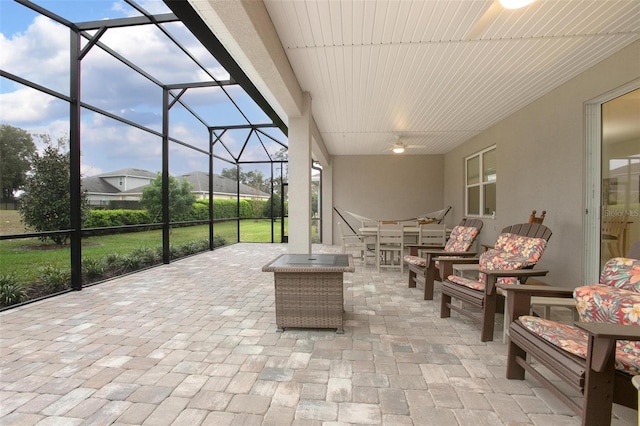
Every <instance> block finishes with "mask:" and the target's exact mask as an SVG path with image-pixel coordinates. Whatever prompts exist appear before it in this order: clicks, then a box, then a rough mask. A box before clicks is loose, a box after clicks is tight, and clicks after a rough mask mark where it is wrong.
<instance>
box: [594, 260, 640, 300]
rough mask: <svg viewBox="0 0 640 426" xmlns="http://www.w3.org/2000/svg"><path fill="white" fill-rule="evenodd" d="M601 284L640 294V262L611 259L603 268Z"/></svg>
mask: <svg viewBox="0 0 640 426" xmlns="http://www.w3.org/2000/svg"><path fill="white" fill-rule="evenodd" d="M600 284H602V285H607V286H610V287H616V288H621V289H624V290H630V291H635V292H636V293H640V260H637V259H627V258H624V257H615V258H613V259H609V260H608V261H607V263H606V264H605V265H604V268H602V273H601V274H600Z"/></svg>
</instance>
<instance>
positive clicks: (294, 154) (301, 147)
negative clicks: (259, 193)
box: [288, 93, 311, 254]
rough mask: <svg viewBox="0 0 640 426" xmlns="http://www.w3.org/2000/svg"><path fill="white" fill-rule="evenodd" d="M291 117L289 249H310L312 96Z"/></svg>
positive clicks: (299, 250) (303, 252) (291, 251)
mask: <svg viewBox="0 0 640 426" xmlns="http://www.w3.org/2000/svg"><path fill="white" fill-rule="evenodd" d="M303 98H304V99H303V110H302V114H301V116H300V117H291V118H289V149H288V153H289V170H288V175H289V176H288V182H289V199H288V204H289V230H288V235H289V253H300V254H309V253H311V96H310V95H309V93H304V94H303Z"/></svg>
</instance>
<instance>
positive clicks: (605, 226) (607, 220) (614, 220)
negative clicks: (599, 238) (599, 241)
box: [601, 214, 628, 238]
mask: <svg viewBox="0 0 640 426" xmlns="http://www.w3.org/2000/svg"><path fill="white" fill-rule="evenodd" d="M627 220H628V216H627V214H622V215H613V216H604V217H603V219H602V230H601V232H602V234H603V235H607V236H609V237H615V238H622V233H623V232H624V228H625V227H626V226H627Z"/></svg>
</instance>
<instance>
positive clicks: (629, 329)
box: [574, 322, 640, 341]
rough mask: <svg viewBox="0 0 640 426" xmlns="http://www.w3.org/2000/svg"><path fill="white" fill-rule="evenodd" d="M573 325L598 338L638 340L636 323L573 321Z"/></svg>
mask: <svg viewBox="0 0 640 426" xmlns="http://www.w3.org/2000/svg"><path fill="white" fill-rule="evenodd" d="M574 325H575V326H576V327H578V328H581V329H583V330H584V331H586V332H587V333H589V334H591V335H593V336H596V337H600V338H608V339H615V340H631V341H638V340H640V327H638V326H636V325H627V324H611V323H598V322H575V323H574Z"/></svg>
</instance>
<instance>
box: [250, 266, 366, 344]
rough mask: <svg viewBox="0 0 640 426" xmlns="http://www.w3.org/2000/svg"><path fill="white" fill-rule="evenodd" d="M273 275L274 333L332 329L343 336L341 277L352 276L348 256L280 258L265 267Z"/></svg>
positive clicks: (352, 267)
mask: <svg viewBox="0 0 640 426" xmlns="http://www.w3.org/2000/svg"><path fill="white" fill-rule="evenodd" d="M262 270H263V271H264V272H273V273H274V286H275V296H276V324H277V326H278V331H282V330H284V329H285V328H287V327H294V328H335V329H336V330H337V332H338V333H342V332H343V321H342V316H343V302H344V297H343V291H342V289H343V287H342V286H343V273H344V272H353V271H354V270H355V268H354V266H353V257H352V256H351V255H345V254H340V255H290V254H286V255H282V256H280V257H278V258H276V259H275V260H274V261H272V262H271V263H269V264H268V265H265V266H264V267H263V268H262Z"/></svg>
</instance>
